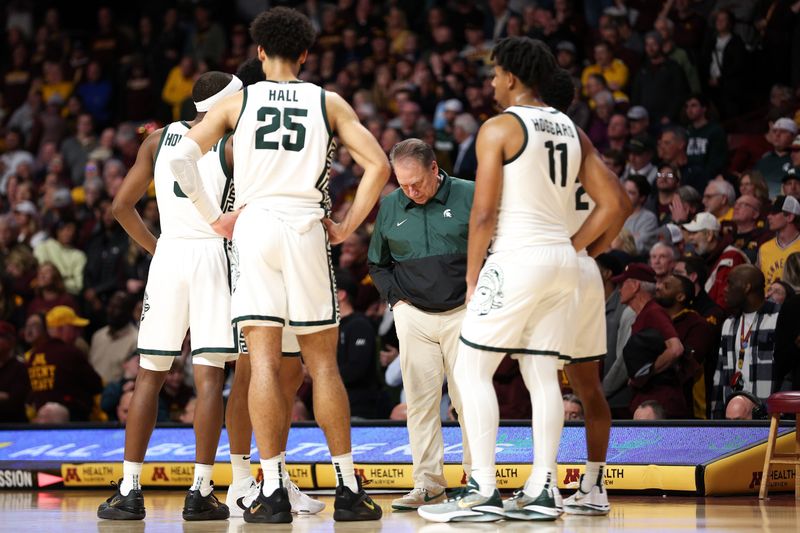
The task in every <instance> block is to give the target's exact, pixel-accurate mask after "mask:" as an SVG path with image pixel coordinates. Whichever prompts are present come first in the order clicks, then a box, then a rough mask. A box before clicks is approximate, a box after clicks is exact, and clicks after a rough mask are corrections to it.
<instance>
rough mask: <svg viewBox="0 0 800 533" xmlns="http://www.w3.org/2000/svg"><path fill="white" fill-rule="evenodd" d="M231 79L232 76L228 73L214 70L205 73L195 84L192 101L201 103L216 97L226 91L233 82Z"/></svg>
mask: <svg viewBox="0 0 800 533" xmlns="http://www.w3.org/2000/svg"><path fill="white" fill-rule="evenodd" d="M231 79H232V76H231V75H230V74H228V73H226V72H219V71H217V70H212V71H209V72H206V73H204V74H203V75H201V76H200V77H199V78H197V81H196V82H194V86H193V87H192V100H194V101H195V102H200V101H202V100H205V99H206V98H209V97H211V96H214V95H215V94H217V93H218V92H220V91H221V90H222V89H224V88H225V87H226V86H227V85H228V84H229V83H230V82H231Z"/></svg>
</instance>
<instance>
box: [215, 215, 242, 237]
mask: <svg viewBox="0 0 800 533" xmlns="http://www.w3.org/2000/svg"><path fill="white" fill-rule="evenodd" d="M241 212H242V210H241V209H237V210H236V211H231V212H230V213H223V214H222V216H220V217H219V218H218V219H217V220H215V221H214V222H213V223H212V224H211V229H213V230H214V232H215V233H216V234H217V235H221V236H222V237H225V238H226V239H228V240H231V239H232V238H233V227H234V226H235V225H236V219H237V218H239V214H240V213H241Z"/></svg>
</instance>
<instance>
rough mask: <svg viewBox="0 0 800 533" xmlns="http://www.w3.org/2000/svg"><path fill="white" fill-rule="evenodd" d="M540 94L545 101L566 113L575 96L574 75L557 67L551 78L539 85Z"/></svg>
mask: <svg viewBox="0 0 800 533" xmlns="http://www.w3.org/2000/svg"><path fill="white" fill-rule="evenodd" d="M539 96H541V97H542V100H544V103H546V104H547V105H549V106H553V107H554V108H556V109H558V110H559V111H561V112H562V113H566V112H567V109H569V106H570V104H572V100H573V99H574V98H575V82H573V81H572V75H571V74H570V73H569V72H568V71H566V70H564V69H563V68H556V70H555V72H554V73H553V75H552V76H550V78H549V79H546V80H545V81H544V83H542V84H541V86H540V87H539Z"/></svg>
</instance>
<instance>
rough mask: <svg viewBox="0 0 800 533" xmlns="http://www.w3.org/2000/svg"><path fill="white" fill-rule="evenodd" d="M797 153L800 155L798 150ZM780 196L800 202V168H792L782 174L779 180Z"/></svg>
mask: <svg viewBox="0 0 800 533" xmlns="http://www.w3.org/2000/svg"><path fill="white" fill-rule="evenodd" d="M792 153H794V152H792ZM797 153H800V150H798V151H797ZM781 194H782V195H783V196H793V197H794V198H795V199H797V200H800V167H792V168H790V169H789V172H787V173H786V174H784V176H783V179H781Z"/></svg>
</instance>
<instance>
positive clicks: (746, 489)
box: [0, 421, 794, 495]
mask: <svg viewBox="0 0 800 533" xmlns="http://www.w3.org/2000/svg"><path fill="white" fill-rule="evenodd" d="M792 429H793V427H788V426H786V427H781V428H780V430H779V440H778V451H779V452H789V451H791V450H792V449H793V446H794V444H793V443H794V432H793V431H792ZM767 432H768V427H767V425H766V424H765V423H763V422H749V423H747V422H739V423H724V422H719V423H718V422H714V423H711V422H705V421H689V422H687V421H683V422H681V421H670V422H661V423H649V424H642V423H631V422H627V423H620V424H617V425H615V426H614V427H613V428H612V430H611V439H610V443H609V450H608V461H607V462H608V467H607V469H606V472H605V484H606V487H607V488H608V489H609V490H624V491H663V492H681V493H692V494H697V495H725V494H747V493H755V492H757V491H758V488H759V483H760V482H761V466H762V465H763V460H764V453H765V450H766V445H765V441H766V436H767ZM584 435H585V432H584V428H583V426H582V425H576V424H574V423H569V424H568V425H567V426H566V427H565V428H564V431H563V433H562V439H561V447H560V450H559V454H558V462H559V468H558V482H559V487H561V488H566V489H569V488H575V487H577V483H578V480H579V479H580V474H581V473H582V472H583V463H584V461H585V460H586V443H585V436H584ZM443 436H444V446H445V448H444V449H445V463H446V464H445V472H444V473H445V477H446V479H447V482H448V485H450V486H458V485H460V484H463V483H464V482H465V481H466V480H465V478H464V473H463V471H462V469H461V466H460V461H461V452H462V448H461V431H460V429H459V428H458V427H455V426H446V427H444V428H443ZM352 441H353V458H354V460H355V463H356V468H357V471H358V473H359V474H361V475H362V476H363V477H364V479H365V480H366V482H367V483H368V486H369V487H371V488H374V489H398V490H404V489H409V488H412V487H413V485H414V483H413V479H412V472H411V448H410V445H409V443H408V433H407V431H406V428H405V426H402V425H396V424H380V425H358V426H355V427H353V430H352ZM124 442H125V431H124V429H123V428H108V427H100V426H84V427H75V426H67V427H52V428H51V427H32V426H15V427H8V426H7V427H0V489H19V488H44V487H53V488H56V487H61V486H64V487H107V486H108V485H109V483H110V482H111V481H117V480H118V479H119V478H121V477H122V457H123V451H124ZM531 444H532V443H531V430H530V426H529V425H527V424H525V425H522V424H521V423H512V424H504V425H503V426H501V427H500V430H499V432H498V438H497V447H496V451H497V475H498V488H500V489H517V488H519V487H521V486H522V485H523V484H524V482H525V480H526V479H527V477H528V476H529V474H530V471H531V460H532V455H533V450H532V446H531ZM194 452H195V448H194V433H193V431H192V429H191V428H190V427H182V426H171V427H159V428H157V429H156V430H155V432H154V433H153V436H152V438H151V441H150V446H149V448H148V451H147V455H146V457H145V465H144V468H143V471H142V483H143V485H145V486H163V487H186V486H189V485H190V484H191V483H192V477H193V469H194ZM228 454H229V447H228V438H227V434H226V432H225V431H223V432H222V436H221V438H220V444H219V447H218V449H217V464H216V465H215V467H214V472H213V476H214V482H215V484H216V485H217V486H227V485H228V484H230V482H231V471H230V465H229V456H228ZM286 456H287V463H288V464H287V469H288V470H289V473H290V474H291V476H292V478H293V479H294V481H295V483H297V485H298V486H299V487H300V488H303V489H329V488H333V487H334V486H335V476H334V474H333V469H332V468H331V466H330V463H329V460H330V455H329V453H328V448H327V445H326V444H325V439H324V436H323V434H322V431H321V430H320V429H319V428H318V427H316V426H312V425H304V426H300V427H293V428H292V431H291V432H290V434H289V443H288V446H287V454H286ZM252 459H253V464H252V467H251V468H252V471H253V475H254V476H257V477H259V476H260V469H259V464H258V451H257V450H256V449H255V444H253V449H252ZM769 482H770V490H792V489H793V487H794V469H793V468H792V467H781V466H780V465H776V466H775V467H774V468H773V470H772V472H771V473H770V476H769Z"/></svg>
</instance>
